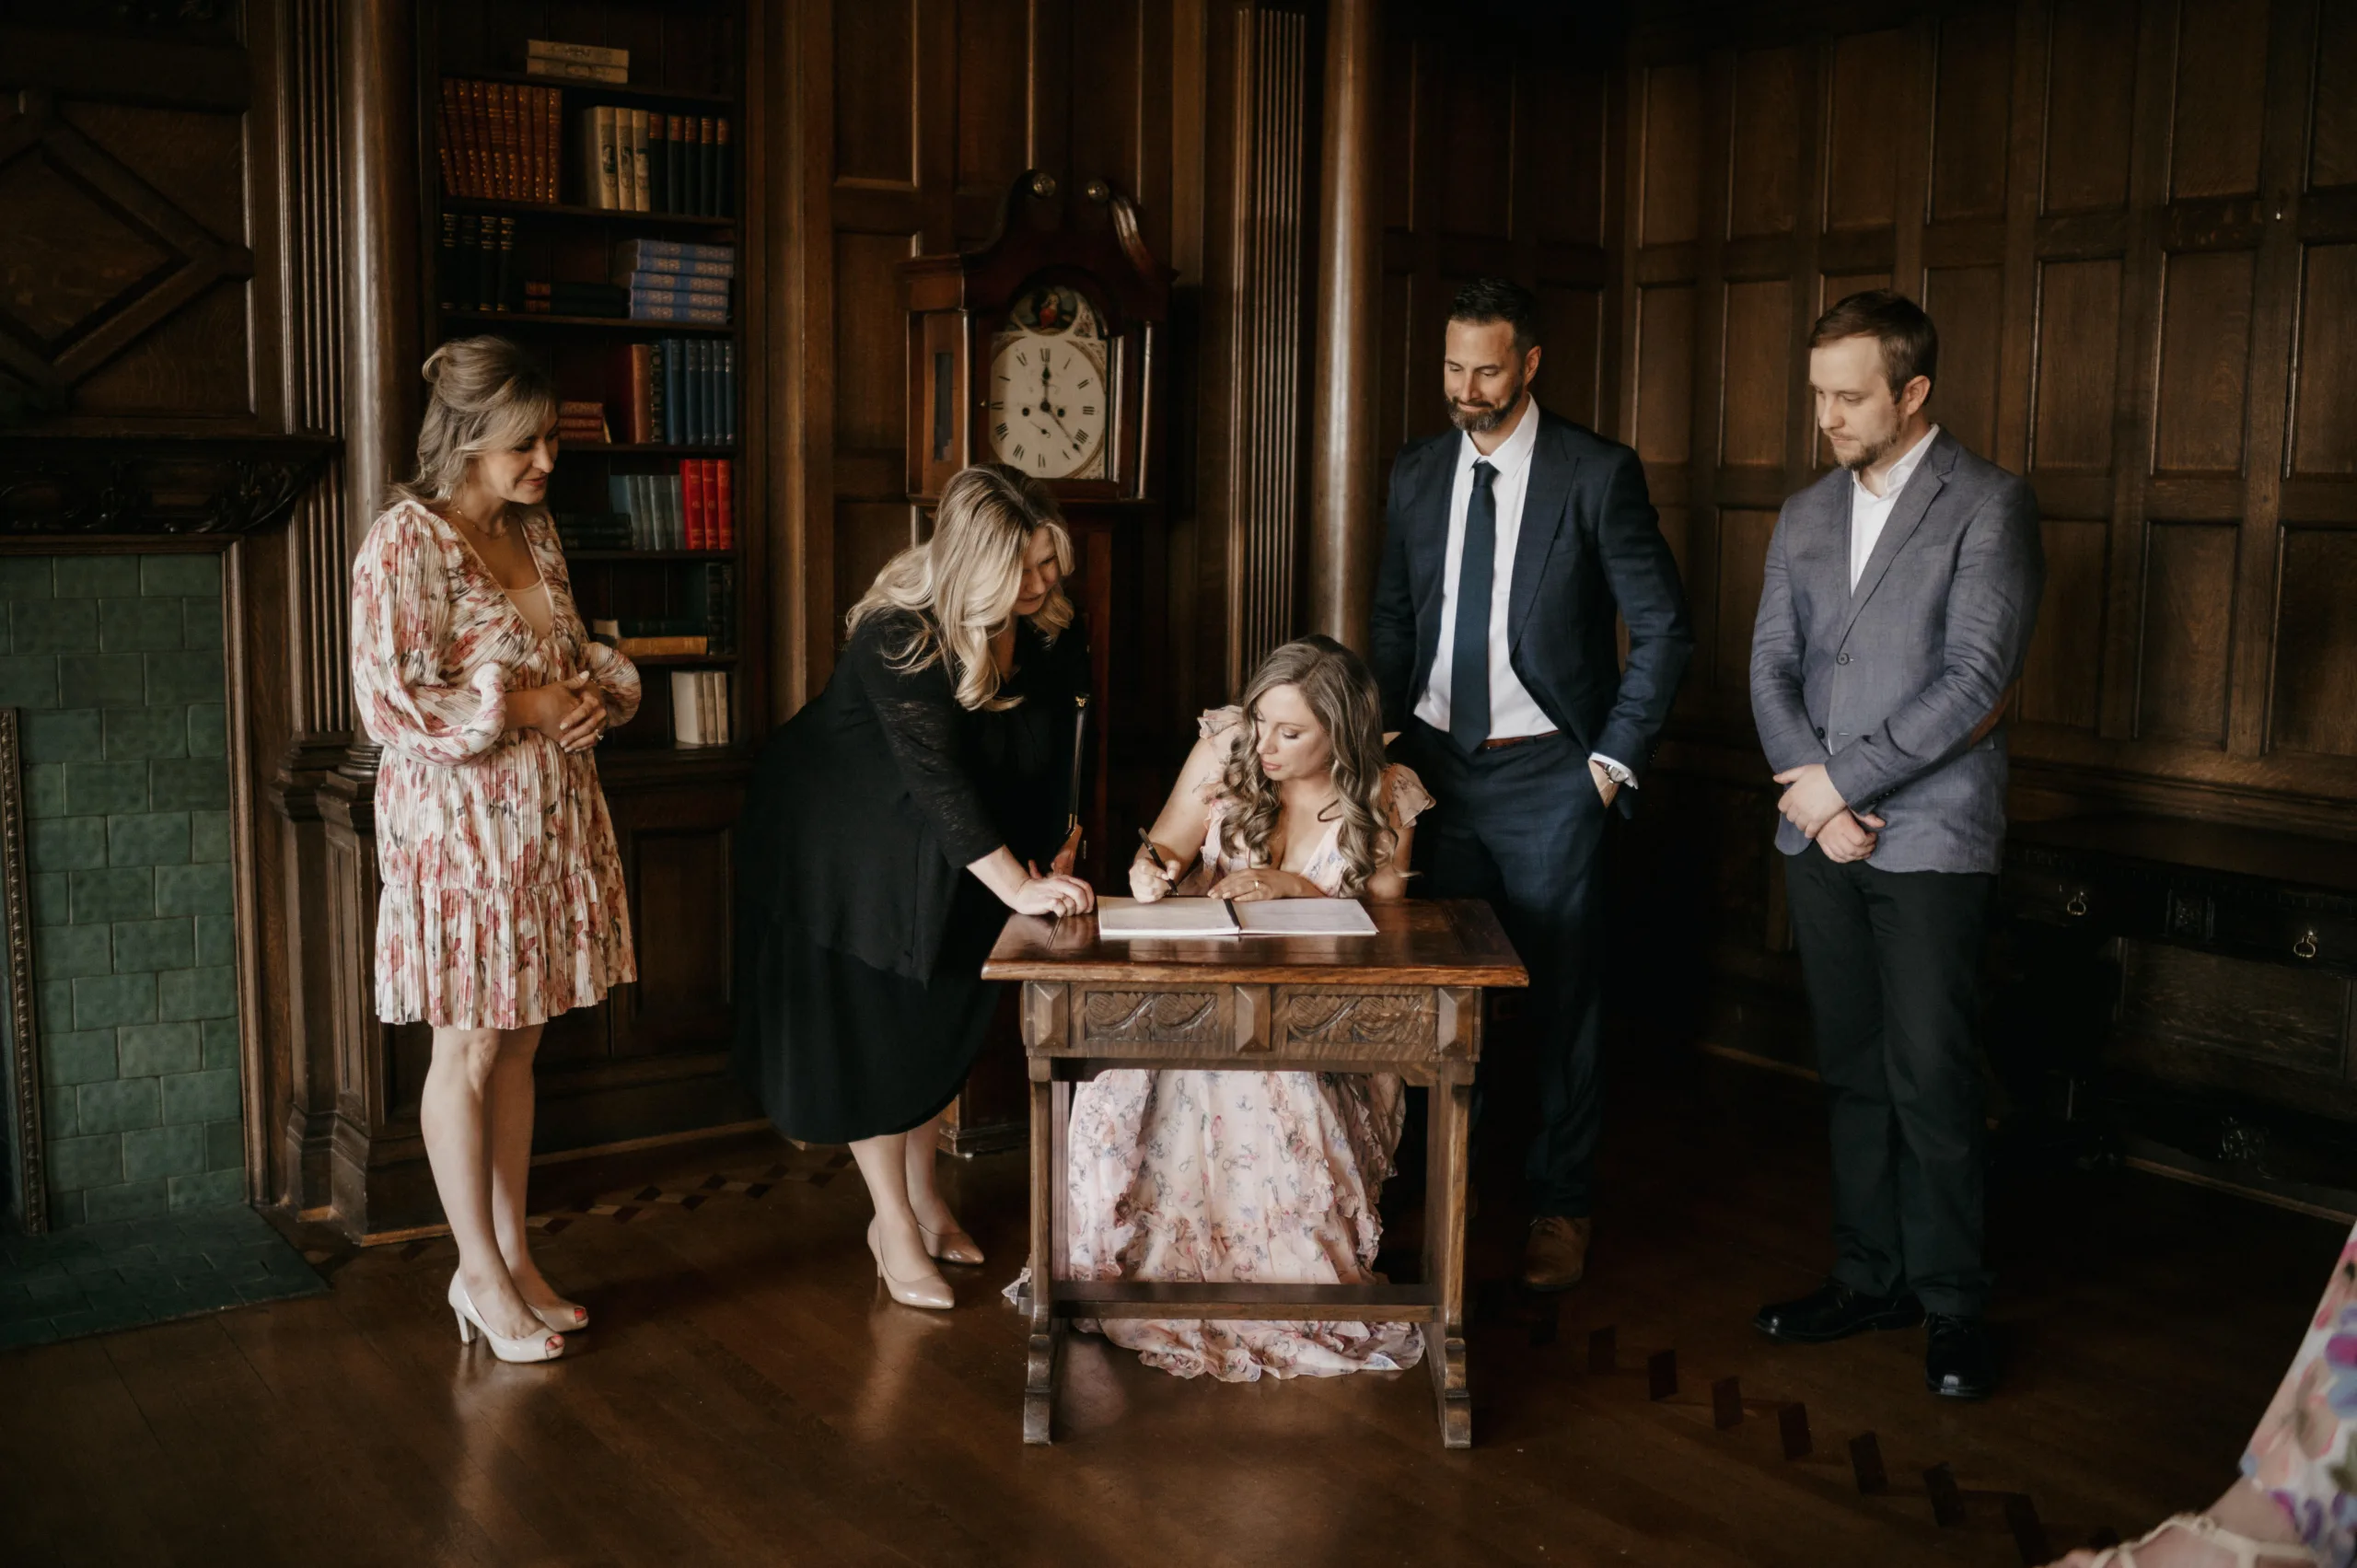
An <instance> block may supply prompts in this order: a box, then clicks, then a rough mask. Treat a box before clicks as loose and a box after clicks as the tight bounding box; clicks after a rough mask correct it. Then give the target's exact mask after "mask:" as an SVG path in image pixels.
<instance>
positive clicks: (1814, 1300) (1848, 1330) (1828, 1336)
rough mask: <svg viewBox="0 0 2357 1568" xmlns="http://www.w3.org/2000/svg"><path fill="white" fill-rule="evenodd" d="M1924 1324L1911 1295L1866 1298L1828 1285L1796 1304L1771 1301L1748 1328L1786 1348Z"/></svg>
mask: <svg viewBox="0 0 2357 1568" xmlns="http://www.w3.org/2000/svg"><path fill="white" fill-rule="evenodd" d="M1922 1320H1923V1304H1922V1302H1920V1301H1918V1300H1916V1299H1915V1298H1914V1297H1913V1296H1911V1295H1863V1294H1861V1293H1860V1292H1858V1291H1854V1290H1852V1289H1851V1288H1850V1287H1849V1286H1848V1285H1845V1284H1839V1283H1830V1282H1829V1283H1827V1284H1826V1285H1825V1286H1824V1287H1823V1288H1822V1289H1820V1290H1816V1291H1812V1292H1811V1293H1809V1294H1808V1295H1805V1296H1802V1297H1801V1298H1800V1299H1799V1300H1797V1301H1771V1302H1770V1303H1769V1304H1768V1305H1767V1306H1765V1307H1761V1308H1760V1309H1759V1316H1758V1317H1756V1318H1753V1319H1752V1320H1751V1326H1752V1327H1753V1328H1755V1329H1757V1330H1759V1331H1760V1332H1761V1333H1763V1334H1765V1335H1767V1336H1768V1337H1769V1338H1770V1339H1771V1340H1782V1341H1783V1342H1785V1343H1787V1344H1795V1345H1821V1344H1825V1343H1827V1342H1829V1341H1833V1340H1846V1339H1848V1338H1849V1337H1850V1336H1851V1335H1852V1334H1862V1333H1864V1332H1865V1331H1866V1330H1868V1329H1911V1328H1913V1327H1914V1326H1915V1325H1916V1324H1918V1323H1921V1322H1922Z"/></svg>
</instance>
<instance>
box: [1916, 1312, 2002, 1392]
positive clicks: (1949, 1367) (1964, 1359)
mask: <svg viewBox="0 0 2357 1568" xmlns="http://www.w3.org/2000/svg"><path fill="white" fill-rule="evenodd" d="M1924 1321H1925V1322H1926V1323H1927V1324H1929V1325H1930V1328H1929V1330H1928V1332H1927V1334H1926V1336H1925V1338H1926V1343H1925V1346H1924V1351H1923V1386H1924V1387H1925V1388H1929V1389H1931V1390H1932V1392H1933V1393H1934V1394H1937V1395H1939V1396H1940V1398H1942V1399H1944V1400H1985V1399H1987V1398H1988V1397H1989V1396H1990V1395H1991V1394H1993V1393H1995V1392H1996V1391H1997V1346H1996V1344H1995V1342H1993V1341H1991V1339H1990V1337H1989V1327H1988V1325H1987V1324H1985V1323H1983V1322H1982V1321H1981V1320H1980V1318H1959V1317H1957V1316H1956V1315H1955V1314H1954V1313H1949V1312H1934V1313H1932V1314H1930V1315H1929V1316H1928V1317H1926V1318H1925V1319H1924Z"/></svg>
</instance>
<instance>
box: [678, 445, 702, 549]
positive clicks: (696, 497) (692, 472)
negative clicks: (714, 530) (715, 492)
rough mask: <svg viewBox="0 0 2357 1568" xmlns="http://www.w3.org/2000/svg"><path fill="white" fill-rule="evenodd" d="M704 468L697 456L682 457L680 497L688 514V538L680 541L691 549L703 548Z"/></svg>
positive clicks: (680, 464) (680, 465)
mask: <svg viewBox="0 0 2357 1568" xmlns="http://www.w3.org/2000/svg"><path fill="white" fill-rule="evenodd" d="M702 468H703V464H702V461H701V460H700V459H695V458H686V459H681V460H680V463H679V492H680V498H681V501H682V503H683V505H684V506H685V508H686V511H687V514H688V517H687V538H686V539H685V540H681V541H680V542H682V543H683V544H685V545H686V546H687V547H688V548H689V549H690V550H702V548H703V535H704V516H703V474H702V471H701V470H702Z"/></svg>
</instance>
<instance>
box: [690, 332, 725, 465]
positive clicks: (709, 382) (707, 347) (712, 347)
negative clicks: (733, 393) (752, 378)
mask: <svg viewBox="0 0 2357 1568" xmlns="http://www.w3.org/2000/svg"><path fill="white" fill-rule="evenodd" d="M696 380H697V384H698V385H699V386H700V387H701V388H702V389H703V444H704V445H705V446H707V447H717V446H719V445H720V345H719V344H718V343H714V342H713V341H712V340H710V339H706V340H705V341H704V343H703V374H702V376H699V377H697V378H696Z"/></svg>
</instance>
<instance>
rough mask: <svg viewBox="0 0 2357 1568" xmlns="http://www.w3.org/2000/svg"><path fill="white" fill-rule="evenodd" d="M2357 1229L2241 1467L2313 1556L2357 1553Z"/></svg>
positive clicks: (2338, 1562) (2330, 1560)
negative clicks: (2278, 1506) (2353, 1437)
mask: <svg viewBox="0 0 2357 1568" xmlns="http://www.w3.org/2000/svg"><path fill="white" fill-rule="evenodd" d="M2353 1432H2357V1231H2351V1233H2350V1236H2349V1241H2348V1243H2347V1245H2345V1246H2343V1247H2342V1248H2341V1249H2340V1261H2339V1262H2338V1263H2335V1264H2334V1265H2333V1270H2332V1281H2331V1283H2329V1284H2328V1285H2326V1286H2325V1292H2324V1300H2323V1301H2322V1302H2321V1303H2319V1304H2318V1305H2317V1307H2316V1317H2315V1318H2314V1319H2313V1320H2312V1321H2311V1322H2310V1323H2309V1325H2308V1333H2307V1337H2306V1338H2305V1340H2303V1341H2302V1342H2300V1353H2299V1354H2298V1355H2296V1356H2294V1357H2293V1360H2292V1369H2291V1370H2290V1371H2289V1372H2287V1373H2285V1374H2284V1375H2283V1384H2282V1387H2281V1388H2277V1389H2276V1390H2275V1399H2274V1401H2273V1402H2272V1403H2271V1404H2270V1405H2269V1406H2268V1407H2267V1413H2266V1414H2265V1415H2263V1416H2261V1417H2260V1418H2259V1423H2258V1431H2256V1432H2254V1433H2252V1434H2251V1438H2250V1447H2249V1449H2248V1451H2247V1452H2246V1453H2245V1454H2244V1455H2243V1474H2245V1475H2247V1476H2248V1477H2249V1478H2250V1479H2251V1481H2253V1482H2254V1483H2255V1484H2256V1485H2258V1488H2259V1489H2260V1490H2261V1491H2263V1492H2265V1493H2267V1494H2268V1495H2269V1496H2270V1497H2272V1498H2274V1499H2275V1501H2276V1502H2278V1503H2279V1504H2282V1506H2283V1510H2284V1512H2285V1513H2287V1514H2289V1515H2290V1516H2292V1523H2293V1526H2294V1527H2296V1528H2297V1529H2298V1530H2299V1532H2300V1539H2302V1540H2304V1541H2305V1542H2307V1544H2308V1546H2309V1547H2310V1549H2312V1550H2313V1551H2315V1552H2316V1556H2317V1559H2318V1560H2319V1561H2320V1562H2324V1563H2326V1564H2328V1568H2349V1565H2350V1562H2351V1558H2352V1557H2357V1445H2353V1444H2352V1440H2351V1434H2352V1433H2353Z"/></svg>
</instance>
